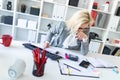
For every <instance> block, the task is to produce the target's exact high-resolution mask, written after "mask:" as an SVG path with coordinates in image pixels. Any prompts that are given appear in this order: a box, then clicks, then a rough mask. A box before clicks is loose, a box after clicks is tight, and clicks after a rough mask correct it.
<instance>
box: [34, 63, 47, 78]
mask: <svg viewBox="0 0 120 80" xmlns="http://www.w3.org/2000/svg"><path fill="white" fill-rule="evenodd" d="M44 69H45V64H43V65H40V64H37V63H34V65H33V72H32V74H33V75H34V76H37V77H41V76H43V75H44Z"/></svg>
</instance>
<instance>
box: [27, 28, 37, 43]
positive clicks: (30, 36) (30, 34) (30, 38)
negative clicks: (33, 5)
mask: <svg viewBox="0 0 120 80" xmlns="http://www.w3.org/2000/svg"><path fill="white" fill-rule="evenodd" d="M35 39H36V32H35V31H32V30H29V32H28V41H29V42H35Z"/></svg>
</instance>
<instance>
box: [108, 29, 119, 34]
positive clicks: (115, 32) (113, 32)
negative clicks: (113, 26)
mask: <svg viewBox="0 0 120 80" xmlns="http://www.w3.org/2000/svg"><path fill="white" fill-rule="evenodd" d="M110 32H113V33H117V34H120V31H112V30H110Z"/></svg>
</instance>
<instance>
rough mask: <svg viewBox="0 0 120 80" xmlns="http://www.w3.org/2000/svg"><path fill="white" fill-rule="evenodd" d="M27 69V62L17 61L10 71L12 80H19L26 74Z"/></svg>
mask: <svg viewBox="0 0 120 80" xmlns="http://www.w3.org/2000/svg"><path fill="white" fill-rule="evenodd" d="M25 68H26V64H25V62H24V61H23V60H21V59H17V60H16V61H15V63H14V64H13V65H12V66H10V68H9V69H8V74H9V76H10V77H11V78H12V79H17V78H18V77H20V76H21V75H22V74H23V73H24V71H25Z"/></svg>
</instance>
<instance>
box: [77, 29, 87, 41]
mask: <svg viewBox="0 0 120 80" xmlns="http://www.w3.org/2000/svg"><path fill="white" fill-rule="evenodd" d="M76 38H77V39H79V40H83V39H86V38H88V36H87V35H86V34H85V33H84V32H83V31H79V32H78V33H77V34H76Z"/></svg>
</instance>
